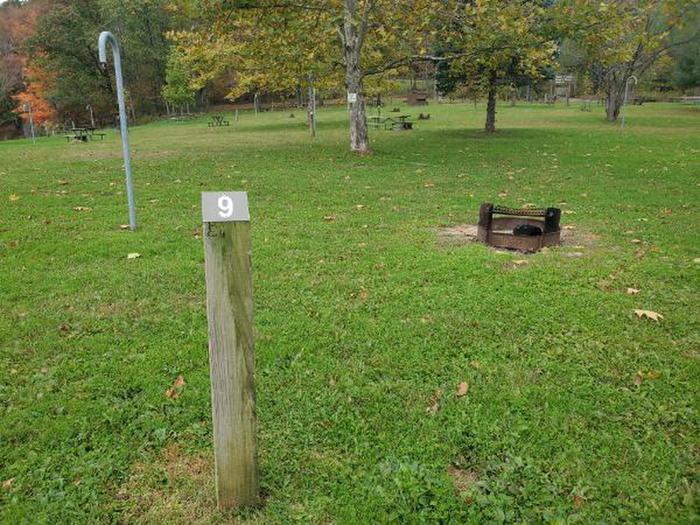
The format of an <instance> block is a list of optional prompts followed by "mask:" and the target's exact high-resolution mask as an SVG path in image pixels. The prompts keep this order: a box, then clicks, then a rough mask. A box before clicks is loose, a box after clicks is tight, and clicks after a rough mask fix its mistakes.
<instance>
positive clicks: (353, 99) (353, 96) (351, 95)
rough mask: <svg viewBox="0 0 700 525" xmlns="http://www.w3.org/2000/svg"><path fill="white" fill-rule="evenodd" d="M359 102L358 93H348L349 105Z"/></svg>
mask: <svg viewBox="0 0 700 525" xmlns="http://www.w3.org/2000/svg"><path fill="white" fill-rule="evenodd" d="M355 102H357V93H348V104H354V103H355Z"/></svg>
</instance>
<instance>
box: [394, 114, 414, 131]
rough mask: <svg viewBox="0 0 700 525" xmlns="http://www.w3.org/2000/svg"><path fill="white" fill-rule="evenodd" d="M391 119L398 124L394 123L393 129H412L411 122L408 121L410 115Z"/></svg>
mask: <svg viewBox="0 0 700 525" xmlns="http://www.w3.org/2000/svg"><path fill="white" fill-rule="evenodd" d="M393 118H395V119H396V120H398V122H395V123H394V129H413V122H411V121H409V120H408V119H409V118H411V115H397V116H396V117H393Z"/></svg>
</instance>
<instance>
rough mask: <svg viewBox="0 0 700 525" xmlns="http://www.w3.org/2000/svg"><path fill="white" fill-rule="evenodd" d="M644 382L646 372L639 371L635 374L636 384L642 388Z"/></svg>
mask: <svg viewBox="0 0 700 525" xmlns="http://www.w3.org/2000/svg"><path fill="white" fill-rule="evenodd" d="M643 382H644V372H642V371H641V370H638V371H637V373H636V374H634V384H635V385H637V386H640V385H641V384H642V383H643Z"/></svg>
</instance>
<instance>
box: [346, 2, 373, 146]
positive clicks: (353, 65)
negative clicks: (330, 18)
mask: <svg viewBox="0 0 700 525" xmlns="http://www.w3.org/2000/svg"><path fill="white" fill-rule="evenodd" d="M357 13H358V2H357V0H345V12H344V17H343V26H342V29H340V31H339V32H340V36H341V40H342V43H343V57H344V58H345V87H346V88H347V90H348V106H349V111H350V149H351V150H352V151H355V152H357V153H369V138H368V136H367V114H366V112H365V98H364V93H363V88H364V83H363V80H364V73H363V71H362V68H361V67H360V54H361V51H362V44H363V42H364V37H365V35H366V33H367V27H368V19H367V16H368V15H369V9H367V6H365V9H364V12H363V15H362V17H361V18H360V19H358V17H357V16H356V15H357ZM351 99H352V100H351Z"/></svg>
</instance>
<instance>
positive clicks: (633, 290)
mask: <svg viewBox="0 0 700 525" xmlns="http://www.w3.org/2000/svg"><path fill="white" fill-rule="evenodd" d="M638 293H639V290H638V289H637V288H627V295H637V294H638Z"/></svg>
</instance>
